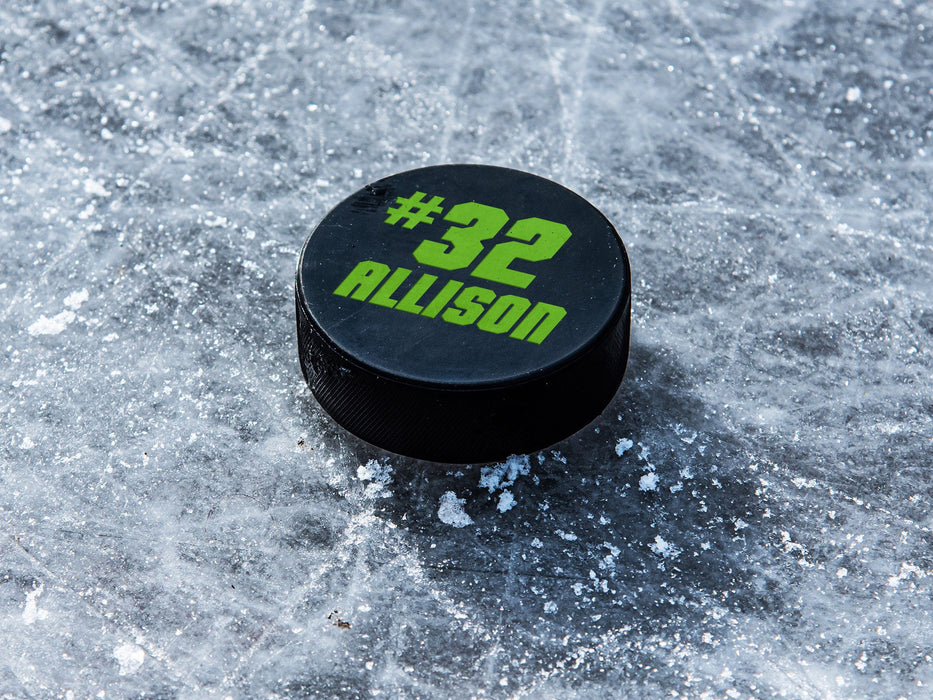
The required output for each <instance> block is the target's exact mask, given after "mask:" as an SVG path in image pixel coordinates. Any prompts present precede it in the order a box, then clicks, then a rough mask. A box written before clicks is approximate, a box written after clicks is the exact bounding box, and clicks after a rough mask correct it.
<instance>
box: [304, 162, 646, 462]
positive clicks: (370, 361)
mask: <svg viewBox="0 0 933 700" xmlns="http://www.w3.org/2000/svg"><path fill="white" fill-rule="evenodd" d="M295 300H296V306H297V316H298V351H299V357H300V360H301V368H302V371H303V372H304V376H305V379H306V380H307V382H308V384H309V386H310V387H311V390H312V392H313V393H314V396H315V397H316V398H317V400H318V401H319V402H320V404H321V406H322V407H323V408H324V409H325V410H326V411H327V412H328V413H329V414H330V415H331V416H332V417H333V419H334V420H335V421H337V423H339V424H340V425H342V426H343V427H344V428H346V429H347V430H349V431H350V432H351V433H353V434H355V435H357V436H358V437H360V438H362V439H364V440H366V441H368V442H370V443H372V444H374V445H377V446H378V447H381V448H384V449H386V450H390V451H392V452H396V453H399V454H402V455H407V456H410V457H416V458H419V459H425V460H430V461H435V462H449V463H477V462H488V461H494V460H499V459H503V458H505V457H507V456H508V455H510V454H520V453H527V452H532V451H535V450H539V449H542V448H544V447H547V446H548V445H551V444H553V443H555V442H557V441H559V440H561V439H563V438H565V437H568V436H569V435H571V434H573V433H574V432H576V431H577V430H579V429H580V428H582V427H584V426H585V425H586V424H587V423H589V422H590V421H591V420H593V419H594V418H596V417H597V416H598V415H599V414H600V413H601V412H602V410H603V409H604V408H605V407H606V405H607V404H608V403H609V401H610V400H611V399H612V397H613V395H614V394H615V392H616V390H617V389H618V387H619V383H620V382H621V381H622V375H623V374H624V372H625V365H626V361H627V358H628V346H629V326H630V316H631V301H630V300H631V279H630V272H629V263H628V257H627V256H626V253H625V248H624V247H623V245H622V241H621V240H620V239H619V236H618V235H617V234H616V231H615V229H614V228H613V227H612V225H611V224H610V223H609V221H608V220H607V219H606V218H605V217H604V216H603V215H602V214H601V213H600V212H599V211H598V210H597V209H596V208H595V207H593V206H592V205H591V204H590V203H589V202H587V201H586V200H585V199H583V198H582V197H580V196H579V195H577V194H575V193H573V192H571V191H570V190H568V189H566V188H564V187H562V186H560V185H558V184H556V183H554V182H551V181H550V180H545V179H544V178H541V177H537V176H535V175H530V174H528V173H524V172H519V171H517V170H509V169H506V168H497V167H491V166H485V165H441V166H434V167H429V168H422V169H419V170H412V171H409V172H405V173H400V174H398V175H393V176H391V177H387V178H385V179H383V180H379V181H378V182H375V183H373V184H371V185H367V186H366V187H364V188H363V189H362V190H360V191H359V192H357V193H356V194H354V195H352V196H351V197H349V198H348V199H346V200H344V201H343V202H341V203H340V204H339V205H337V207H336V208H335V209H333V211H331V212H330V213H329V214H328V215H327V216H326V217H325V218H324V220H323V221H322V222H321V223H320V225H319V226H318V227H317V228H316V229H315V230H314V232H313V233H312V234H311V236H310V237H309V238H308V240H307V242H306V243H305V245H304V248H303V249H302V251H301V256H300V257H299V260H298V273H297V278H296V283H295Z"/></svg>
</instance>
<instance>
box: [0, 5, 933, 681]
mask: <svg viewBox="0 0 933 700" xmlns="http://www.w3.org/2000/svg"><path fill="white" fill-rule="evenodd" d="M931 91H933V10H931V8H930V4H929V3H925V2H919V1H917V0H913V1H911V0H903V1H900V0H899V1H898V2H888V1H882V0H853V1H851V2H845V3H832V2H829V1H828V0H824V1H820V2H815V1H813V2H804V1H803V0H785V1H784V2H768V3H765V2H760V1H757V0H755V1H749V2H725V1H724V0H692V1H691V2H685V1H683V0H668V1H662V2H605V1H603V0H593V1H588V0H574V1H570V0H564V1H558V0H534V1H533V2H508V3H492V2H476V1H472V2H452V1H451V2H419V1H416V0H393V1H391V2H374V1H372V0H349V1H348V2H344V3H332V4H328V3H324V2H310V1H308V2H303V3H299V2H295V3H292V4H286V3H280V2H273V0H216V1H209V2H205V1H203V0H179V1H177V2H176V1H173V0H158V1H155V2H153V1H150V0H145V1H142V0H133V1H131V2H118V1H117V0H107V1H106V2H104V1H97V2H90V1H86V2H80V1H67V2H66V0H46V1H44V2H27V1H26V0H8V1H6V2H3V3H0V164H2V170H0V246H2V247H0V251H2V252H0V331H2V338H3V340H2V341H0V346H2V348H3V356H4V361H3V362H2V363H0V523H2V527H3V538H2V539H0V650H2V651H0V695H3V696H5V697H6V696H8V697H15V698H18V697H71V696H72V695H73V696H74V697H78V698H81V697H93V696H97V695H98V693H100V692H104V693H105V696H106V697H137V696H141V697H162V698H169V697H218V698H221V697H227V696H231V697H369V696H376V695H380V696H385V697H437V698H448V697H470V696H476V697H480V696H490V697H536V698H537V697H585V698H599V699H602V698H605V697H607V696H608V695H610V694H614V695H615V696H620V697H624V696H631V697H670V696H673V695H675V694H679V695H681V696H688V697H717V698H718V697H724V696H726V697H743V698H747V697H772V696H787V697H853V698H855V697H858V698H861V697H878V698H892V697H899V696H903V697H918V698H922V697H928V696H929V693H930V686H931V684H933V660H931V655H933V602H931V601H933V557H931V551H933V548H931V545H933V536H931V528H933V515H931V511H933V509H931V505H933V487H931V483H933V481H931V478H930V470H931V468H933V464H931V454H933V359H931V352H933V299H931V294H933V285H931V278H933V239H931V230H930V212H931V211H933V195H931V192H933V186H931V185H933V182H931V174H933V161H931V153H930V149H931V148H933V146H931V143H930V141H931V138H933V123H931V115H933V93H931ZM442 162H483V163H491V164H497V165H505V166H510V167H516V168H522V169H525V170H530V171H533V172H535V173H538V174H540V175H543V176H547V177H551V178H553V179H556V180H557V181H559V182H561V183H563V184H565V185H567V186H569V187H572V188H573V189H575V190H577V191H578V192H580V193H581V194H583V195H584V196H586V197H588V198H589V199H590V200H591V201H593V202H594V203H595V204H596V205H597V206H598V207H599V208H600V209H602V210H603V211H604V212H605V213H606V214H607V216H608V217H609V218H610V219H611V220H612V221H613V223H614V224H615V225H616V226H617V228H618V229H619V231H620V232H621V234H622V236H623V238H624V240H625V242H626V245H627V246H628V251H629V254H630V257H631V263H632V273H633V287H634V289H633V300H634V309H633V323H634V325H633V340H632V354H631V362H630V365H629V370H628V374H627V376H626V379H625V381H624V383H623V386H622V388H621V390H620V392H619V394H618V395H617V396H616V398H615V400H614V401H613V403H612V405H611V406H610V407H609V409H608V410H607V411H606V412H605V413H604V414H603V416H602V417H601V418H600V419H598V420H597V421H596V422H595V423H594V424H593V425H591V426H589V427H588V428H586V429H585V430H583V431H582V432H581V433H579V434H578V435H576V436H574V437H572V438H570V439H568V440H566V441H564V442H562V443H561V444H560V445H558V446H555V448H554V450H553V451H552V450H547V451H544V452H541V453H540V454H538V455H533V456H531V459H529V460H528V461H527V462H520V463H516V464H515V465H514V466H516V468H515V469H514V470H513V469H509V468H507V467H506V468H501V469H497V468H495V467H492V466H490V465H485V466H486V471H484V470H483V465H473V466H463V467H438V466H436V465H425V464H420V463H416V462H413V461H411V460H405V459H401V458H397V457H395V456H392V455H387V454H385V453H383V452H380V451H379V450H377V449H375V448H372V447H370V446H368V445H366V444H364V443H361V442H360V441H358V440H357V439H355V438H353V437H352V436H349V435H347V434H346V433H345V432H343V431H342V430H340V429H339V428H337V427H335V426H334V424H333V423H332V422H331V421H330V420H329V419H328V418H327V416H326V415H324V414H323V413H322V412H321V410H320V409H319V408H318V407H317V405H316V403H315V402H314V400H313V399H312V398H311V397H310V394H309V392H308V390H307V388H306V387H305V385H304V383H303V380H302V378H301V374H300V370H299V368H298V363H297V357H296V354H297V353H296V350H295V339H294V321H293V314H294V306H293V297H292V281H293V275H294V266H295V260H296V256H297V253H298V250H299V248H300V246H301V244H302V242H303V240H304V238H305V236H306V235H307V234H308V232H309V230H310V229H311V228H312V227H313V226H314V224H315V223H316V222H317V221H318V220H320V218H321V217H323V216H324V215H325V214H326V212H327V211H328V210H329V208H330V207H332V206H333V205H335V204H336V203H337V202H339V201H340V200H341V199H342V198H343V197H345V196H346V195H347V194H349V193H350V192H352V191H354V190H356V189H358V188H359V187H360V186H362V185H363V184H365V183H366V182H369V181H372V180H375V179H377V178H379V177H382V176H385V175H388V174H391V173H393V172H396V171H399V170H403V169H407V168H412V167H417V166H420V165H423V164H433V163H442ZM581 283H585V281H581ZM628 441H631V443H632V445H631V446H629V443H628ZM623 448H626V449H623ZM490 470H491V471H490ZM513 472H514V473H513ZM526 472H527V473H526ZM646 475H653V478H654V479H655V480H656V488H654V489H642V488H640V484H641V482H642V480H643V479H644V478H645V477H646ZM484 480H485V481H484ZM494 481H495V485H493V482H494ZM506 484H507V486H506ZM506 488H507V490H506ZM448 494H449V495H448ZM506 494H508V495H506ZM510 499H511V500H510ZM461 501H462V503H461ZM509 504H510V505H509ZM445 505H446V506H447V507H446V509H445V508H444V506H445ZM506 505H509V507H505V506H506ZM441 513H445V514H446V516H448V517H449V518H452V519H454V520H456V521H457V522H463V523H466V522H467V520H469V521H470V524H467V526H465V527H453V526H451V525H450V524H448V523H445V522H444V519H443V518H444V517H445V516H442V515H441ZM101 697H103V696H101Z"/></svg>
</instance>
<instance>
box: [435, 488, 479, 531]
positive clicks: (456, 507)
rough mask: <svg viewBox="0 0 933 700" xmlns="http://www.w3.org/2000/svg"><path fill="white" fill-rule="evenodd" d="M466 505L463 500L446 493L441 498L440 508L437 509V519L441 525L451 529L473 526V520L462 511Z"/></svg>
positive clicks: (453, 494) (450, 492)
mask: <svg viewBox="0 0 933 700" xmlns="http://www.w3.org/2000/svg"><path fill="white" fill-rule="evenodd" d="M465 503H466V499H465V498H457V494H455V493H454V492H453V491H447V492H445V493H444V495H443V496H441V502H440V506H438V509H437V517H438V518H439V519H440V521H441V522H442V523H445V524H447V525H452V526H453V527H466V526H467V525H472V524H473V518H471V517H470V516H469V515H467V513H466V511H465V510H463V506H464V504H465Z"/></svg>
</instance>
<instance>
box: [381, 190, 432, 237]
mask: <svg viewBox="0 0 933 700" xmlns="http://www.w3.org/2000/svg"><path fill="white" fill-rule="evenodd" d="M424 197H425V194H424V192H415V193H414V194H413V195H412V196H411V197H396V198H395V203H396V204H398V206H397V207H389V209H387V210H386V213H387V214H388V215H389V216H388V218H387V219H386V221H385V222H386V223H387V224H397V223H398V222H399V221H401V220H402V219H408V220H407V221H406V222H405V223H404V224H402V226H404V227H405V228H414V227H415V226H417V225H418V224H433V223H434V218H433V216H432V215H433V214H440V213H441V212H443V211H444V210H443V209H442V208H441V207H440V203H441V202H443V201H444V198H443V197H432V198H431V201H429V202H425V201H424Z"/></svg>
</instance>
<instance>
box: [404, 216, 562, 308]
mask: <svg viewBox="0 0 933 700" xmlns="http://www.w3.org/2000/svg"><path fill="white" fill-rule="evenodd" d="M444 220H445V221H450V222H451V223H454V224H460V226H451V227H450V228H448V229H447V231H446V232H445V233H444V235H443V236H441V240H442V241H445V242H441V241H432V240H424V241H421V243H420V244H419V245H418V247H417V248H415V252H414V255H415V259H416V260H417V261H418V262H420V263H421V264H422V265H430V266H432V267H439V268H441V269H443V270H462V269H463V268H465V267H469V266H470V265H472V264H473V261H474V260H476V258H478V257H479V256H480V254H481V253H482V252H483V250H484V248H485V246H484V241H487V240H489V239H490V238H492V237H493V236H495V235H496V234H497V233H499V231H501V230H502V227H503V226H505V224H506V223H507V222H508V220H509V217H508V215H507V214H506V213H505V212H504V211H503V210H502V209H499V208H498V207H490V206H487V205H485V204H479V203H477V202H465V203H464V204H457V205H456V206H454V207H452V208H451V209H450V211H448V212H447V214H446V215H445V216H444ZM505 235H506V237H507V238H514V239H516V240H514V241H506V242H503V243H497V244H496V245H494V246H493V247H492V250H490V251H489V252H488V253H487V254H486V255H485V256H484V257H483V258H482V259H481V260H480V261H479V263H477V265H476V267H474V268H473V270H472V271H471V272H470V274H471V275H472V276H474V277H480V278H482V279H484V280H490V281H491V282H501V283H502V284H508V285H511V286H513V287H521V288H522V289H525V288H526V287H528V285H529V284H531V283H532V281H533V280H534V278H535V275H532V274H530V273H527V272H521V271H520V270H513V269H512V268H510V267H509V265H510V264H511V263H512V261H514V260H528V261H530V262H541V261H542V260H550V259H551V258H553V257H554V255H555V254H556V253H557V251H558V250H560V249H561V246H563V245H564V243H566V242H567V239H569V238H570V229H569V228H567V227H566V226H564V225H563V224H559V223H557V222H556V221H548V220H547V219H539V218H537V217H531V218H528V219H520V220H519V221H516V222H515V223H514V224H512V227H511V228H510V229H509V230H508V231H506V232H505Z"/></svg>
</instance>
